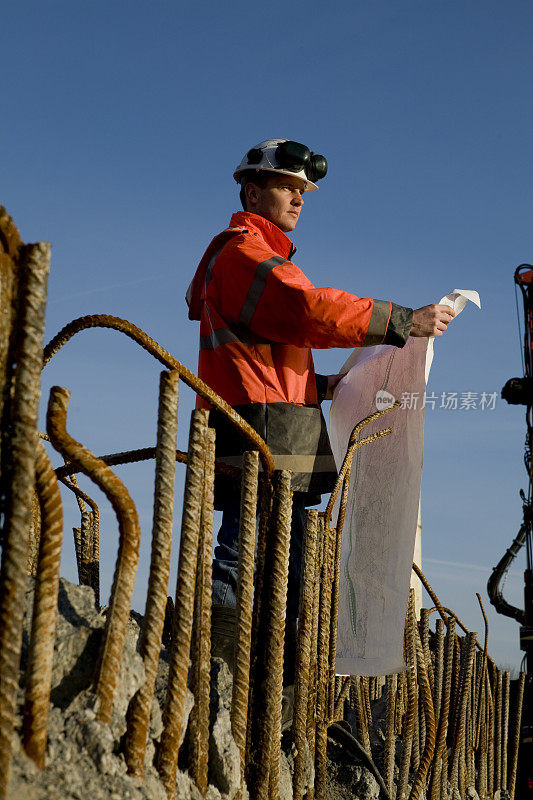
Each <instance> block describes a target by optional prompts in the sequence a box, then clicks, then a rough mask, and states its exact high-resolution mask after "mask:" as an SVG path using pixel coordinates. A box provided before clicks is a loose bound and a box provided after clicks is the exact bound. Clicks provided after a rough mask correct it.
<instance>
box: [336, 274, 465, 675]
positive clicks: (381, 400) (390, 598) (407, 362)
mask: <svg viewBox="0 0 533 800" xmlns="http://www.w3.org/2000/svg"><path fill="white" fill-rule="evenodd" d="M468 300H471V301H472V302H474V303H475V304H476V305H477V306H478V307H481V306H480V301H479V295H478V293H477V292H475V291H470V290H460V289H456V290H454V292H452V293H450V294H449V295H446V297H443V299H442V300H441V301H440V302H441V303H443V304H448V305H451V306H452V307H453V308H454V310H455V314H456V316H457V315H458V314H459V313H460V312H461V311H462V310H463V308H464V307H465V305H466V303H467V302H468ZM452 324H454V323H453V322H452ZM433 344H434V340H433V338H431V339H425V338H414V337H411V338H409V340H408V341H407V343H406V345H405V347H403V348H397V347H393V346H390V345H379V346H377V347H364V348H357V349H356V350H354V351H353V353H352V354H351V356H350V357H349V359H348V360H347V361H346V363H345V365H344V367H343V368H342V370H341V372H344V371H347V374H346V376H345V377H344V378H343V380H342V381H341V382H340V383H339V385H338V387H337V389H336V391H335V395H334V398H333V402H332V405H331V416H330V435H331V444H332V448H333V454H334V456H335V460H336V462H337V466H338V467H340V465H341V463H342V461H343V458H344V454H345V453H346V448H347V445H348V440H349V437H350V434H351V432H352V430H353V428H354V427H355V425H356V424H357V423H358V422H360V421H361V420H362V419H364V418H365V417H367V416H369V415H370V414H372V413H374V412H375V411H376V410H377V409H381V408H384V407H387V406H388V405H391V404H392V403H393V402H394V400H395V399H397V400H400V399H401V398H402V395H404V393H409V394H411V393H418V397H423V395H424V392H425V388H426V382H427V378H428V375H429V370H430V367H431V362H432V359H433ZM420 405H421V406H422V405H423V404H422V403H421V404H420ZM389 426H391V427H392V428H393V432H392V434H390V435H389V436H386V437H384V438H383V439H379V440H378V441H376V442H373V443H372V444H368V445H365V446H363V447H361V448H360V449H359V450H357V451H356V453H355V457H354V460H353V466H352V475H351V481H350V491H349V497H348V505H347V510H346V517H345V521H344V530H343V540H342V555H341V580H340V597H339V623H338V637H337V673H338V674H341V675H389V674H391V673H394V672H400V671H401V670H403V669H404V661H403V629H404V620H405V613H406V608H407V599H408V594H409V582H410V577H411V565H412V562H413V552H414V546H415V536H416V528H417V519H418V506H419V500H420V482H421V478H422V443H423V429H424V408H423V407H421V408H408V407H406V408H399V409H394V410H393V411H391V412H390V413H389V414H386V415H385V416H383V417H382V418H380V419H378V420H377V421H376V422H374V423H371V424H370V425H368V426H366V427H365V428H364V429H363V432H362V433H361V436H366V435H368V434H370V433H373V432H375V431H378V430H381V429H383V428H387V427H389Z"/></svg>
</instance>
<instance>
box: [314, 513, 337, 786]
mask: <svg viewBox="0 0 533 800" xmlns="http://www.w3.org/2000/svg"><path fill="white" fill-rule="evenodd" d="M333 534H334V530H333V531H332V530H331V529H329V528H327V527H326V529H325V541H324V562H323V566H322V578H321V593H320V611H319V620H318V659H317V666H318V671H317V699H316V706H317V707H316V735H315V800H324V798H325V792H326V769H327V754H326V751H327V726H328V711H329V708H328V685H329V666H328V661H329V636H330V614H331V589H332V572H333V561H334V557H335V554H334V551H333V547H334V542H333V541H332V538H333ZM332 551H333V552H332Z"/></svg>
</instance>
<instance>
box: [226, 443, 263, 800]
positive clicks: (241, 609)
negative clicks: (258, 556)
mask: <svg viewBox="0 0 533 800" xmlns="http://www.w3.org/2000/svg"><path fill="white" fill-rule="evenodd" d="M258 470H259V454H258V453H257V451H255V450H254V451H251V452H247V453H245V454H244V456H243V465H242V479H241V513H240V521H239V562H238V574H237V629H236V641H235V668H234V672H233V688H232V699H231V731H232V733H233V738H234V739H235V743H236V744H237V747H238V748H239V753H240V757H241V789H242V788H243V781H244V764H245V754H246V725H247V718H248V693H249V688H250V647H251V643H252V610H253V591H254V585H253V584H254V558H255V531H256V516H257V491H258V474H259V473H258Z"/></svg>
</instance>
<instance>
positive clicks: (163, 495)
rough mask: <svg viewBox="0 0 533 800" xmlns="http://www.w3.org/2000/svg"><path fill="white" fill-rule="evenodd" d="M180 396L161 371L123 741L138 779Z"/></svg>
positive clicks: (166, 551)
mask: <svg viewBox="0 0 533 800" xmlns="http://www.w3.org/2000/svg"><path fill="white" fill-rule="evenodd" d="M178 394H179V375H178V373H177V372H162V373H161V376H160V379H159V405H158V414H157V443H156V453H157V455H156V464H155V486H154V510H153V522H152V553H151V560H150V574H149V579H148V594H147V597H146V610H145V613H144V619H143V624H142V629H141V634H140V637H139V653H140V654H141V656H142V659H143V662H144V671H145V680H144V684H143V685H142V686H141V688H140V689H139V690H138V692H137V693H136V694H135V696H134V697H133V699H132V701H131V703H130V706H129V709H128V730H127V736H126V763H127V765H128V771H129V772H130V774H132V775H136V776H137V777H139V778H141V777H142V776H143V774H144V757H145V750H146V738H147V734H148V727H149V724H150V713H151V710H152V701H153V696H154V686H155V679H156V676H157V667H158V663H159V653H160V650H161V639H162V636H163V626H164V622H165V609H166V604H167V590H168V578H169V572H170V554H171V547H172V524H173V520H174V479H175V473H176V460H175V457H174V453H175V449H176V435H177V425H178Z"/></svg>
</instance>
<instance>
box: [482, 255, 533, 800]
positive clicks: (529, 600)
mask: <svg viewBox="0 0 533 800" xmlns="http://www.w3.org/2000/svg"><path fill="white" fill-rule="evenodd" d="M514 280H515V284H516V285H517V286H519V287H520V290H521V292H522V299H523V302H524V353H523V355H524V358H523V361H524V376H523V377H522V378H511V379H510V380H508V381H507V383H506V384H505V386H504V387H503V389H502V398H503V399H504V400H507V402H508V403H512V404H513V405H523V406H526V426H527V433H526V443H525V454H524V465H525V468H526V472H527V475H528V489H527V493H526V492H524V491H523V490H522V491H521V492H520V496H521V498H522V508H523V521H522V525H521V526H520V530H519V531H518V534H517V536H516V537H515V539H514V540H513V542H512V544H511V546H510V547H509V548H508V549H507V550H506V551H505V553H504V555H503V556H502V558H501V559H500V561H499V563H498V564H497V566H496V567H494V569H493V571H492V575H491V576H490V578H489V581H488V584H487V592H488V595H489V598H490V602H491V603H492V605H493V606H494V607H495V608H496V611H497V612H498V613H499V614H504V615H505V616H507V617H511V618H512V619H515V620H516V621H517V622H518V623H520V648H521V650H524V651H525V656H524V660H525V665H526V666H525V669H526V685H525V695H524V707H523V713H522V729H521V736H520V754H519V783H518V791H517V796H518V797H520V798H521V800H525V798H528V797H529V798H533V552H532V550H533V542H532V535H533V456H532V450H533V266H532V265H531V264H520V266H519V267H517V268H516V270H515V274H514ZM524 544H525V545H526V554H527V567H526V570H525V572H524V608H523V609H521V608H517V607H516V606H513V605H511V604H510V603H508V602H507V601H506V600H505V599H504V597H503V594H502V590H501V582H502V579H503V577H504V576H505V574H506V572H507V571H508V569H509V567H510V565H511V563H512V561H513V560H514V558H515V556H516V554H517V553H518V551H519V550H520V549H521V547H522V546H523V545H524Z"/></svg>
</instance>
